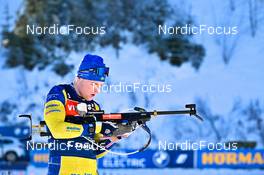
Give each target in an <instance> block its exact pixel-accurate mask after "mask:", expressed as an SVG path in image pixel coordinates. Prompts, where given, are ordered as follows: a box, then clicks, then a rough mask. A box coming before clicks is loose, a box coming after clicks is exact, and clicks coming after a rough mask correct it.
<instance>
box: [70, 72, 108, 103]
mask: <svg viewBox="0 0 264 175" xmlns="http://www.w3.org/2000/svg"><path fill="white" fill-rule="evenodd" d="M103 84H104V82H101V81H93V80H86V79H82V78H78V77H77V80H76V85H75V88H76V90H77V92H78V93H79V95H80V96H81V97H83V98H84V99H86V100H88V101H90V100H92V99H93V98H94V97H95V95H96V94H98V93H99V92H100V88H101V86H102V85H103Z"/></svg>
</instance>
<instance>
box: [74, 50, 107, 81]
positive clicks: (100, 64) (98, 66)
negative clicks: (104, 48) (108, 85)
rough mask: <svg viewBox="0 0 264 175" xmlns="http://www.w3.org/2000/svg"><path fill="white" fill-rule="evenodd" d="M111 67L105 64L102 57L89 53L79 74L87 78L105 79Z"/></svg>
mask: <svg viewBox="0 0 264 175" xmlns="http://www.w3.org/2000/svg"><path fill="white" fill-rule="evenodd" d="M108 73H109V68H108V67H106V66H105V64H104V60H103V58H102V57H100V56H97V55H91V54H87V55H85V57H84V58H83V60H82V62H81V64H80V67H79V70H78V73H77V76H78V77H80V78H83V79H86V80H95V81H102V82H104V81H105V78H106V76H108Z"/></svg>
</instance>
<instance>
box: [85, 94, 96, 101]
mask: <svg viewBox="0 0 264 175" xmlns="http://www.w3.org/2000/svg"><path fill="white" fill-rule="evenodd" d="M93 99H94V95H93V96H92V95H90V96H89V97H85V100H87V101H91V100H93Z"/></svg>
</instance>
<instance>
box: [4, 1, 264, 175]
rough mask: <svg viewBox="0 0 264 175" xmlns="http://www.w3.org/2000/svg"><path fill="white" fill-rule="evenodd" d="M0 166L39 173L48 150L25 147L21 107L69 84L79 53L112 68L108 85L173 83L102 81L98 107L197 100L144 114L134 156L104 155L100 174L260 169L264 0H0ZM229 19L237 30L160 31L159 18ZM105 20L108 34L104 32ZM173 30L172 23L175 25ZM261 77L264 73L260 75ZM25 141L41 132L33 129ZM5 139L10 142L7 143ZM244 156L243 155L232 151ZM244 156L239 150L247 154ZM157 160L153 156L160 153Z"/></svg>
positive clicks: (194, 22)
mask: <svg viewBox="0 0 264 175" xmlns="http://www.w3.org/2000/svg"><path fill="white" fill-rule="evenodd" d="M0 4H1V6H0V32H1V35H0V41H1V48H0V67H1V68H0V77H1V86H0V90H1V94H0V149H1V150H0V157H1V161H0V172H3V173H7V174H8V173H10V172H11V174H30V175H34V174H37V175H41V174H46V172H47V158H48V153H47V152H45V151H43V150H38V151H25V150H24V149H25V143H21V142H20V140H19V138H21V137H23V136H25V135H27V134H28V132H29V130H28V127H27V126H26V124H25V121H23V120H20V119H19V118H18V115H19V114H31V115H32V119H33V123H38V122H39V121H40V120H43V109H44V108H43V106H44V102H45V98H46V94H47V93H48V91H49V90H50V89H51V88H52V87H53V86H54V85H56V84H60V83H71V82H72V80H73V78H74V76H75V74H76V72H77V69H78V66H79V63H80V61H81V60H82V58H83V56H84V55H85V54H87V53H92V54H98V55H100V56H102V57H103V58H104V59H105V63H106V65H108V66H109V67H110V76H109V78H108V80H107V82H106V84H107V85H113V84H119V83H122V84H133V83H140V84H159V85H170V88H171V91H170V92H164V91H161V92H157V93H152V92H142V91H141V92H140V91H135V92H129V93H128V92H121V93H120V92H104V93H101V94H99V95H98V96H97V97H96V101H98V102H99V104H100V105H101V106H102V108H103V109H104V110H105V111H106V112H120V111H124V110H127V109H130V108H133V107H134V106H140V107H143V108H145V109H147V110H154V109H157V110H173V109H182V108H183V107H184V105H185V104H186V103H196V105H197V109H198V112H199V114H200V115H201V116H202V117H203V118H204V119H205V121H204V122H203V123H201V122H199V121H197V120H195V119H192V118H190V117H186V116H177V117H163V118H158V119H156V120H153V121H151V122H149V127H150V129H151V130H152V134H153V141H152V143H151V145H150V148H149V149H148V150H147V151H145V152H143V153H139V154H137V155H133V156H128V157H120V156H113V155H107V156H106V157H104V158H102V159H100V161H99V172H100V173H101V174H103V175H108V174H111V175H130V174H135V173H136V174H151V175H155V174H167V175H175V174H180V175H185V174H203V175H205V174H210V175H211V174H224V175H225V174H228V175H230V174H236V175H237V174H243V175H244V174H254V175H256V174H263V168H264V121H263V119H264V114H263V109H264V104H263V103H264V101H263V99H264V92H263V83H261V82H263V77H264V64H263V59H264V57H263V54H264V25H263V24H264V1H263V0H236V1H235V0H214V1H210V0H196V1H191V0H184V1H183V0H175V1H172V0H145V1H139V0H125V1H121V0H112V1H110V0H107V1H102V0H99V1H92V0H75V1H70V0H64V1H63V0H54V1H52V0H45V1H44V0H38V1H37V0H10V1H5V0H0ZM54 24H55V25H58V26H63V27H64V26H66V25H75V26H81V27H84V26H93V29H94V33H95V34H89V35H77V34H76V33H70V34H56V35H52V34H40V35H37V34H27V33H26V31H27V25H29V26H32V25H36V26H41V27H45V26H53V25H54ZM159 25H161V26H165V25H166V26H173V27H174V26H179V27H184V26H186V25H187V26H199V25H206V26H208V27H209V26H212V27H219V26H220V27H224V28H226V29H227V30H229V29H230V28H232V27H235V28H236V30H237V32H236V33H235V34H230V33H228V32H227V33H226V34H216V33H213V34H210V33H208V32H203V33H201V34H192V33H188V34H180V32H179V33H178V34H175V33H174V34H168V32H167V34H160V33H159V32H158V26H159ZM101 26H103V27H104V29H105V33H104V34H102V33H100V27H101ZM174 32H175V31H174ZM261 79H262V80H261ZM145 139H146V138H145V137H144V134H143V133H141V132H138V133H135V134H134V135H132V136H131V137H129V138H128V139H126V140H122V141H121V142H120V143H119V144H118V145H117V146H116V148H117V150H123V151H127V150H133V149H136V148H138V147H140V146H141V145H143V144H144V143H145ZM33 140H37V141H41V142H45V141H46V139H45V138H40V137H38V136H37V135H36V136H33ZM202 140H203V141H208V142H214V143H217V142H222V143H228V142H239V149H238V150H237V151H234V152H232V153H234V154H235V155H237V161H236V162H235V163H229V162H228V158H226V157H228V155H229V152H218V153H220V156H222V157H224V158H223V160H222V159H221V161H220V163H219V162H218V161H217V160H214V159H213V158H212V162H211V163H206V161H205V160H204V154H209V152H208V151H206V150H200V151H192V150H190V151H184V150H182V151H181V150H178V151H161V150H159V149H158V143H159V141H161V142H164V141H167V142H173V143H175V142H185V141H189V142H199V141H202ZM11 148H12V149H11ZM241 154H242V156H244V157H243V158H244V159H243V160H242V158H241V157H239V156H241ZM245 157H246V158H245ZM158 160H161V161H158Z"/></svg>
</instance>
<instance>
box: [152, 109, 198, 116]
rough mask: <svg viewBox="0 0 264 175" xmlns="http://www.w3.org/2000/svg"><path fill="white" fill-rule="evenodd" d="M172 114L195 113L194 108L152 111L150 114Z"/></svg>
mask: <svg viewBox="0 0 264 175" xmlns="http://www.w3.org/2000/svg"><path fill="white" fill-rule="evenodd" d="M173 114H196V111H195V110H181V111H153V112H150V115H173Z"/></svg>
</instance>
